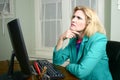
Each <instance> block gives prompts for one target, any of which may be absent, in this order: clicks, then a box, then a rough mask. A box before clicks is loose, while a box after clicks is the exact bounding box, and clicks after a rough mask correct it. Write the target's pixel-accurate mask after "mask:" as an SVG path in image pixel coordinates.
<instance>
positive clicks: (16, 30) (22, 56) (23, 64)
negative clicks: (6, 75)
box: [7, 19, 31, 76]
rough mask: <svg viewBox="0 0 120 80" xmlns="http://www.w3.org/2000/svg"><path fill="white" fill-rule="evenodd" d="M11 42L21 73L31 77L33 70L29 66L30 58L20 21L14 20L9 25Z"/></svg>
mask: <svg viewBox="0 0 120 80" xmlns="http://www.w3.org/2000/svg"><path fill="white" fill-rule="evenodd" d="M7 26H8V32H9V35H10V40H11V43H12V47H13V51H14V53H15V57H16V59H17V60H18V62H19V64H20V68H21V72H22V73H23V74H24V75H28V76H30V75H31V68H30V64H29V57H28V53H27V50H26V46H25V43H24V38H23V34H22V30H21V25H20V21H19V19H14V20H12V21H10V22H8V24H7Z"/></svg>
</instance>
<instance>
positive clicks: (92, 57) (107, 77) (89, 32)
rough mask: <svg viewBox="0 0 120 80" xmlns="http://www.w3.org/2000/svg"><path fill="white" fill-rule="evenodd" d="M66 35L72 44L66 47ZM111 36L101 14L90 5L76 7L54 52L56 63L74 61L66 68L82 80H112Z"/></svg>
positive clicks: (54, 61)
mask: <svg viewBox="0 0 120 80" xmlns="http://www.w3.org/2000/svg"><path fill="white" fill-rule="evenodd" d="M65 39H69V44H68V45H67V46H66V47H65V48H62V47H63V42H64V40H65ZM106 43H107V37H106V32H105V29H104V27H103V26H102V25H101V23H100V21H99V18H98V16H97V14H96V13H95V12H94V11H93V10H92V9H91V8H88V7H85V6H77V7H75V9H74V12H73V16H72V19H71V25H70V28H69V29H68V30H66V31H65V32H64V33H63V34H61V36H60V37H59V40H58V42H57V45H56V46H55V49H54V52H53V63H54V64H56V65H61V64H63V63H64V62H65V61H66V60H67V59H70V63H69V64H68V65H67V66H66V69H67V70H68V71H69V72H70V73H72V74H73V75H75V76H76V77H77V78H79V79H80V80H112V76H111V73H110V71H109V65H108V57H107V54H106Z"/></svg>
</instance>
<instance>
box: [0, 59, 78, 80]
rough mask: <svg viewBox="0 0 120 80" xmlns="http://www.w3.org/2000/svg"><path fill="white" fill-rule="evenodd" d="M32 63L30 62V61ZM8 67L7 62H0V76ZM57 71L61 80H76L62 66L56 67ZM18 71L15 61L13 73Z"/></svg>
mask: <svg viewBox="0 0 120 80" xmlns="http://www.w3.org/2000/svg"><path fill="white" fill-rule="evenodd" d="M30 62H32V61H30ZM8 67H9V61H8V60H6V61H0V75H2V74H3V73H7V71H8ZM56 68H57V69H59V70H60V71H61V72H62V73H63V74H64V75H65V78H64V79H61V80H78V79H77V78H75V77H74V76H73V75H72V74H70V73H69V72H68V71H67V70H66V69H65V68H64V67H62V66H56ZM18 70H20V67H19V63H18V62H17V61H15V62H14V71H18ZM28 80H36V79H35V77H34V76H31V77H30V78H29V79H28Z"/></svg>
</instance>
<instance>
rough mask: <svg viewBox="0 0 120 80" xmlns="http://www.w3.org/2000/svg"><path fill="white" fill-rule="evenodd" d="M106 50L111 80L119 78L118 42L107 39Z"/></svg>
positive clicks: (119, 55)
mask: <svg viewBox="0 0 120 80" xmlns="http://www.w3.org/2000/svg"><path fill="white" fill-rule="evenodd" d="M106 51H107V55H108V58H109V68H110V71H111V74H112V77H113V80H120V42H118V41H108V42H107V46H106Z"/></svg>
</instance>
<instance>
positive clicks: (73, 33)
mask: <svg viewBox="0 0 120 80" xmlns="http://www.w3.org/2000/svg"><path fill="white" fill-rule="evenodd" d="M77 35H79V32H77V31H73V30H70V29H68V30H67V31H65V32H64V33H63V34H62V35H61V36H60V39H62V40H65V39H70V38H75V37H76V36H77Z"/></svg>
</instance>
